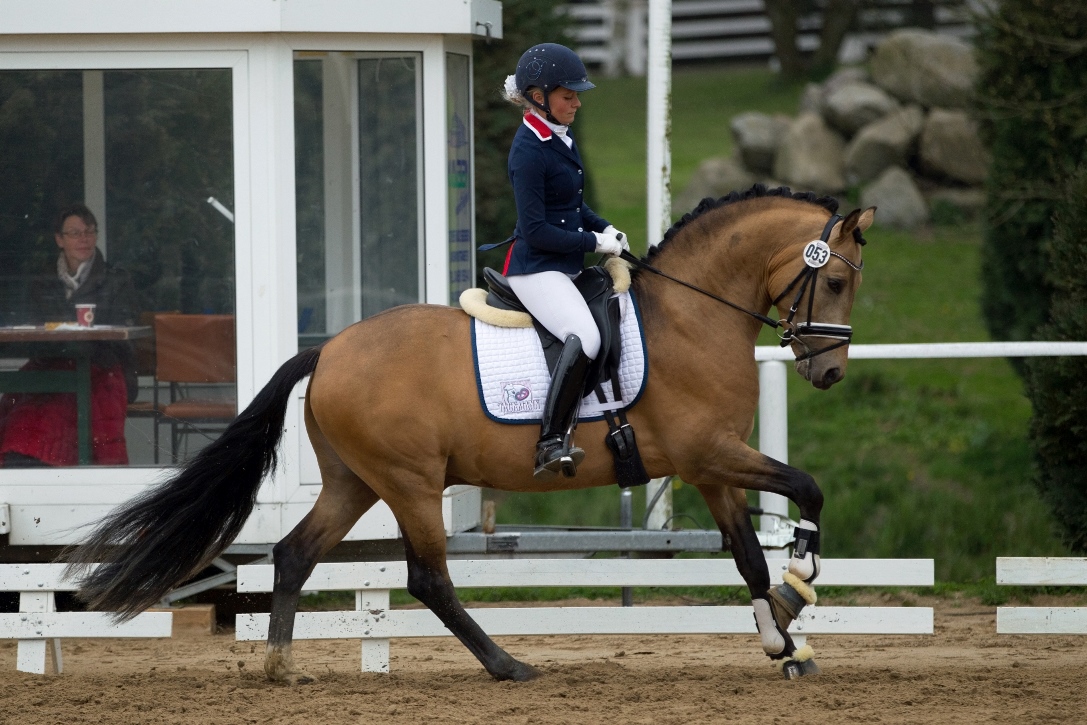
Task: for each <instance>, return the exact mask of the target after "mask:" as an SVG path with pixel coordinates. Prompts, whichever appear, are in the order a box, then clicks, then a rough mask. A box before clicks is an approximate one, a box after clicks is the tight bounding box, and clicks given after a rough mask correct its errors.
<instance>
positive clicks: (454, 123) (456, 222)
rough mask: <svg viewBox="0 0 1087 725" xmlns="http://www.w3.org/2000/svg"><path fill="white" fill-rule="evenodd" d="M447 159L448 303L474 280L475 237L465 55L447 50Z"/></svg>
mask: <svg viewBox="0 0 1087 725" xmlns="http://www.w3.org/2000/svg"><path fill="white" fill-rule="evenodd" d="M445 68H446V78H445V81H446V84H445V87H446V91H445V93H446V99H445V111H446V130H447V134H448V136H447V138H448V141H447V143H446V158H447V159H448V162H449V172H448V179H449V304H451V305H456V304H458V300H459V299H460V293H461V292H463V291H464V290H466V289H468V288H469V287H472V286H473V285H474V283H475V276H476V275H475V270H474V269H473V267H474V264H475V254H474V252H473V248H474V246H475V245H474V244H473V238H472V219H473V217H474V214H473V210H472V166H471V164H472V144H471V139H472V133H471V129H472V116H471V113H472V95H471V86H470V85H469V84H470V78H471V67H470V65H469V58H468V56H466V55H458V54H456V53H446V56H445Z"/></svg>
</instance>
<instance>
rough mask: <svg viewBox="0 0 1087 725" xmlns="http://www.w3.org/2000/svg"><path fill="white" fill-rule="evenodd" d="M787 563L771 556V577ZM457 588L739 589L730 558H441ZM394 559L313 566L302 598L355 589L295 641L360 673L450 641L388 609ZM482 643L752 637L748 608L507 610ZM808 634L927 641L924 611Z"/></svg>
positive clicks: (823, 621) (929, 578)
mask: <svg viewBox="0 0 1087 725" xmlns="http://www.w3.org/2000/svg"><path fill="white" fill-rule="evenodd" d="M788 561H789V560H788V559H770V560H768V563H769V564H770V570H771V577H772V578H773V577H774V576H775V575H780V573H783V572H784V571H785V570H786V567H787V565H788ZM448 566H449V574H450V576H451V578H452V580H453V584H454V585H455V586H458V587H567V586H593V587H648V586H652V587H680V586H683V587H686V586H746V584H745V582H744V580H743V578H742V577H741V576H740V574H739V572H738V571H737V569H736V565H735V562H734V561H733V560H731V559H481V560H450V561H449V562H448ZM407 578H408V572H407V564H406V563H405V562H403V561H389V562H352V563H336V564H333V563H329V564H318V565H317V567H316V568H315V569H314V570H313V573H312V574H311V576H310V578H309V579H308V580H307V581H306V583H305V585H303V587H302V589H303V590H304V591H352V590H353V591H354V592H355V610H354V611H328V612H299V613H297V614H296V615H295V624H294V639H296V640H299V639H360V640H362V659H361V663H362V670H363V671H364V672H383V673H387V672H388V671H389V640H390V639H391V638H394V637H445V636H452V635H451V633H450V632H449V630H448V629H446V628H445V625H443V624H442V623H441V621H440V620H439V619H438V618H437V617H436V616H435V615H434V613H433V612H431V611H430V610H428V609H390V608H389V590H391V589H404V588H406V587H407ZM273 579H274V567H272V566H271V565H268V564H261V565H243V566H239V567H238V591H239V592H270V591H272V585H273ZM933 583H934V567H933V560H932V559H824V560H823V561H822V572H821V574H820V576H819V580H818V584H822V585H836V586H914V587H930V586H933ZM467 611H468V614H470V615H471V616H472V618H473V619H475V620H476V622H477V623H478V624H479V625H480V626H481V627H482V628H483V629H484V631H486V632H487V634H489V635H491V636H506V635H526V636H527V635H576V634H605V635H612V634H757V633H758V630H757V629H756V627H755V620H754V616H753V610H752V608H751V607H750V606H729V607H703V606H662V607H652V606H650V607H618V606H603V607H506V608H491V607H488V608H483V609H469V610H467ZM268 621H269V615H268V614H239V615H237V619H236V630H235V638H236V639H237V640H239V641H254V640H265V639H267V637H268ZM789 632H790V634H791V635H792V637H793V641H794V642H796V644H797V646H802V645H803V644H804V640H805V638H806V636H807V635H811V634H932V633H933V610H932V608H931V607H820V606H818V605H816V606H812V607H807V608H805V610H804V611H803V612H802V613H801V615H800V617H799V618H798V619H797V620H796V621H795V622H793V625H792V626H791V627H790V628H789Z"/></svg>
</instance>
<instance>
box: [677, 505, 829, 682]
mask: <svg viewBox="0 0 1087 725" xmlns="http://www.w3.org/2000/svg"><path fill="white" fill-rule="evenodd" d="M698 490H699V492H700V493H701V494H702V497H703V498H704V499H705V500H706V505H707V506H708V507H709V510H710V513H711V514H713V518H714V520H715V521H716V522H717V526H718V528H720V529H721V536H722V538H723V542H722V543H723V545H724V548H725V549H726V550H731V551H732V558H733V560H734V561H735V562H736V569H737V570H738V571H739V572H740V576H742V577H743V578H744V581H745V582H746V583H747V588H748V591H750V592H751V605H752V608H753V609H754V610H755V625H756V626H757V627H758V630H759V638H760V639H761V640H762V649H763V652H765V653H766V655H767V656H768V657H769V658H770V659H772V660H775V661H779V662H781V663H782V669H783V671H784V672H785V675H786V677H792V676H794V675H806V674H814V673H815V672H818V668H817V667H816V665H815V661H814V660H813V659H812V656H813V654H814V653H813V652H812V649H811V647H807V646H805V647H800V648H797V646H796V643H795V642H793V639H792V637H791V636H789V625H790V624H792V622H793V620H794V619H796V616H797V615H798V614H799V613H800V609H802V608H803V606H804V604H805V603H806V602H804V601H801V602H800V605H799V606H798V607H796V609H795V612H792V611H787V610H786V609H785V608H783V607H782V606H781V604H780V602H779V600H780V598H781V593H780V592H781V590H782V589H785V588H787V587H789V585H788V584H782V585H779V586H776V587H772V588H771V586H770V571H769V568H768V567H767V565H766V557H765V556H764V555H763V551H762V547H761V545H760V544H759V538H758V536H757V535H756V533H755V527H754V526H752V525H751V516H750V514H748V511H747V494H746V493H745V492H744V491H743V490H742V489H738V488H731V487H729V486H725V485H720V484H719V485H702V486H699V487H698ZM801 586H806V585H803V584H802V585H801ZM808 589H809V590H810V587H808ZM811 594H812V597H813V601H811V602H808V603H811V604H814V603H815V602H814V594H815V593H814V590H812V591H811Z"/></svg>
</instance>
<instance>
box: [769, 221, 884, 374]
mask: <svg viewBox="0 0 1087 725" xmlns="http://www.w3.org/2000/svg"><path fill="white" fill-rule="evenodd" d="M875 211H876V208H875V207H871V208H869V209H866V210H864V211H863V212H862V211H861V210H859V209H857V210H854V211H853V212H851V213H850V214H849V215H847V216H846V217H845V218H844V219H841V218H838V219H837V221H835V223H834V224H833V225H832V226H831V227H830V229H829V230H827V229H824V230H823V234H822V239H819V238H817V237H813V238H812V240H808V239H802V240H798V241H797V243H796V244H793V245H790V246H789V247H788V249H787V250H786V252H785V254H786V255H788V258H787V259H786V262H785V263H784V264H781V265H779V266H778V268H777V270H775V272H774V273H773V274H772V278H771V290H773V292H772V294H775V295H777V297H776V299H775V300H774V304H775V305H776V306H777V308H778V314H779V316H780V318H781V320H782V321H783V323H784V325H785V333H784V335H783V337H782V346H784V345H790V346H791V348H792V351H793V354H794V355H796V371H797V372H798V373H800V374H801V375H802V376H803V377H804V379H805V380H808V381H810V382H811V384H812V385H814V386H815V387H817V388H819V389H820V390H826V389H827V388H829V387H830V386H831V385H834V384H835V383H836V382H838V381H839V380H841V379H842V378H844V377H845V370H846V365H847V363H848V355H847V350H848V345H849V341H850V338H851V337H852V334H853V330H852V328H851V327H850V326H849V314H850V312H851V311H852V309H853V300H854V298H855V296H856V293H857V287H858V286H860V283H861V268H862V267H863V266H864V265H863V262H862V260H861V247H862V246H863V245H864V243H865V240H864V237H863V236H862V232H864V230H866V229H868V227H869V226H871V225H872V219H873V218H874V217H875ZM832 220H834V218H833V217H832ZM827 224H828V225H830V222H827Z"/></svg>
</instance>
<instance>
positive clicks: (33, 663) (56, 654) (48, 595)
mask: <svg viewBox="0 0 1087 725" xmlns="http://www.w3.org/2000/svg"><path fill="white" fill-rule="evenodd" d="M55 611H57V605H56V598H55V597H54V596H53V592H19V612H55ZM48 649H49V640H47V639H44V638H43V639H20V640H19V644H18V645H17V652H18V654H17V655H16V665H15V669H17V670H19V671H20V672H30V673H32V674H35V675H44V674H45V660H46V658H47V655H48V652H47V650H48ZM63 670H64V663H63V661H62V660H61V655H60V640H59V639H54V640H53V673H54V674H58V675H59V674H60V673H61V672H62V671H63Z"/></svg>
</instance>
